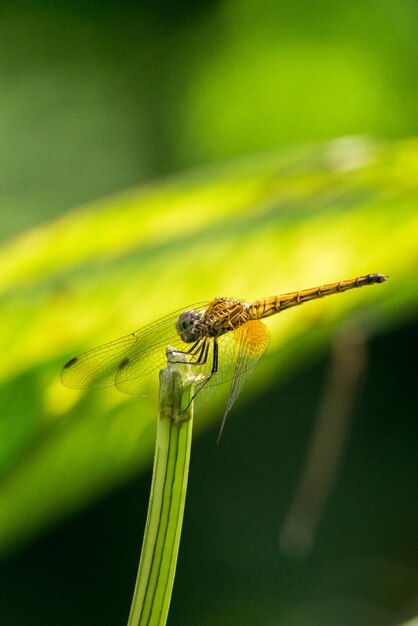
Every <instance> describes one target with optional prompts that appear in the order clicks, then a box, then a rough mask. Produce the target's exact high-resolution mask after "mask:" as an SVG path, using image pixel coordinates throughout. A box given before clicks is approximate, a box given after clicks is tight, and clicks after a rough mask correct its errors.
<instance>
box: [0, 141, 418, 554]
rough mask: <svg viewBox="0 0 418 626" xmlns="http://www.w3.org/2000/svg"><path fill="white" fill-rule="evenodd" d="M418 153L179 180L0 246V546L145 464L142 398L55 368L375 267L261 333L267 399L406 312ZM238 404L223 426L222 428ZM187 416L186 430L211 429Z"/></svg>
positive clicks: (313, 153) (412, 149) (147, 441)
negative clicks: (346, 332)
mask: <svg viewBox="0 0 418 626" xmlns="http://www.w3.org/2000/svg"><path fill="white" fill-rule="evenodd" d="M417 174H418V142H417V141H415V140H404V141H400V142H398V143H392V144H385V143H377V142H372V141H369V140H365V139H360V138H349V139H342V140H338V141H335V142H332V143H329V144H326V145H317V146H307V147H302V148H298V149H294V150H289V151H284V152H281V153H279V154H273V155H268V156H261V157H258V158H253V159H248V160H242V161H240V162H238V163H236V164H234V165H229V166H222V167H216V168H212V169H211V170H206V171H201V172H195V173H192V174H189V175H186V176H184V177H178V178H175V179H171V180H168V181H164V182H161V183H158V184H155V185H149V186H147V187H144V188H140V189H134V190H131V191H129V192H126V193H124V194H121V195H119V196H115V197H113V198H110V199H106V200H102V201H100V202H97V203H93V204H91V205H88V206H85V207H82V208H80V209H78V210H75V211H73V212H71V213H68V214H67V215H65V216H64V217H62V218H60V219H58V220H56V221H54V222H52V223H50V224H47V225H45V226H43V227H39V228H36V229H33V230H31V231H29V232H26V233H24V234H23V235H22V236H20V237H18V238H16V239H14V240H12V241H10V242H9V243H7V244H5V245H4V246H3V247H2V249H1V251H0V267H1V274H0V299H1V309H0V317H1V324H2V328H3V329H4V331H3V333H2V334H1V338H0V348H1V353H2V355H3V358H2V360H1V363H0V380H1V385H2V386H1V388H0V404H1V408H2V410H1V420H0V429H1V436H0V463H1V465H0V471H1V478H0V511H1V514H0V548H1V550H3V551H5V550H8V549H11V548H12V547H13V546H15V545H16V544H18V543H20V542H22V541H24V540H25V539H27V538H28V537H29V536H31V535H32V534H33V533H34V532H36V531H39V530H40V529H42V528H44V527H45V526H46V525H48V524H51V523H53V522H54V521H55V520H58V519H60V518H62V517H64V516H65V515H67V514H68V513H69V512H70V511H72V510H74V509H77V508H79V507H81V506H83V505H84V504H85V503H87V502H90V501H91V500H92V499H93V498H97V497H98V495H100V494H101V493H104V492H106V491H108V490H109V489H111V488H112V487H113V486H114V485H116V484H118V483H120V482H121V481H123V480H126V479H127V478H128V477H129V476H130V475H133V474H134V473H136V472H138V471H140V470H141V469H143V468H144V467H146V466H147V465H148V464H149V462H150V461H151V457H152V449H153V443H154V430H155V419H156V417H155V415H156V398H155V397H154V396H153V395H152V394H150V395H149V396H148V397H147V398H138V397H128V396H125V395H123V394H121V393H119V392H117V391H116V390H114V389H107V390H102V391H97V392H91V393H81V392H76V391H72V390H69V389H65V388H64V387H62V385H61V383H60V381H59V373H60V369H61V367H62V365H63V363H64V362H65V361H66V360H67V358H69V357H71V356H74V355H75V354H77V353H79V352H80V351H83V350H84V349H88V348H91V347H95V346H96V345H99V344H100V343H102V342H105V341H108V340H111V339H114V338H116V337H118V336H121V335H124V334H126V333H129V332H131V331H133V330H135V329H137V328H139V327H141V326H142V325H143V324H145V323H147V322H150V321H152V320H154V319H156V318H158V317H160V316H163V315H165V314H167V313H170V312H171V311H172V310H176V309H177V308H179V307H183V306H187V305H188V304H190V303H193V302H196V301H201V300H208V299H211V298H212V297H214V296H217V295H225V296H230V297H239V298H242V299H245V300H251V299H254V298H258V297H262V296H268V295H273V294H275V293H283V292H288V291H292V290H295V289H300V288H306V287H313V286H315V285H320V284H324V283H327V282H331V281H335V280H340V279H345V278H352V277H355V276H357V275H362V274H367V273H372V272H381V273H385V274H389V275H390V277H391V280H390V281H389V282H388V283H385V284H384V285H382V286H375V287H369V288H367V289H362V290H359V291H356V292H351V293H350V294H346V295H344V296H340V297H338V298H335V299H332V300H325V301H323V300H322V301H319V302H315V303H312V304H310V305H306V306H303V307H300V308H299V309H293V310H292V311H289V312H286V313H285V314H284V315H280V316H277V317H276V318H273V319H272V320H271V321H269V326H270V329H271V331H272V341H271V345H270V348H269V350H268V353H267V355H266V356H265V358H264V359H263V360H262V362H261V364H260V366H259V367H258V369H257V371H256V373H255V375H254V377H253V379H252V380H251V381H250V382H249V383H248V384H249V385H254V386H257V385H258V386H259V388H260V389H261V388H263V389H267V388H268V387H269V386H271V385H273V384H277V383H278V381H280V379H283V376H285V375H287V374H288V373H289V372H290V371H291V369H292V368H294V367H296V366H297V365H300V364H302V363H303V361H304V360H306V359H307V358H311V357H312V356H313V355H314V354H315V353H316V352H317V351H318V350H325V349H326V347H327V345H328V343H329V341H330V338H331V337H332V335H333V334H334V333H335V332H336V330H337V329H338V328H340V327H341V325H342V324H344V325H345V326H350V325H354V326H356V325H357V326H358V325H361V326H362V328H366V330H367V332H368V333H373V332H377V331H383V330H384V329H386V328H389V327H391V326H394V325H396V324H400V323H402V321H403V320H405V319H406V318H408V317H410V316H412V315H413V314H414V311H415V310H416V304H417V300H418V289H417V283H416V280H415V278H416V233H417V232H418V213H417V210H416V206H417V196H418V194H417V180H418V175H417ZM244 401H245V392H244V393H243V397H242V399H241V400H240V402H238V403H237V406H236V407H235V408H234V410H233V411H232V413H231V418H230V421H231V422H232V424H229V428H237V427H238V425H239V421H238V419H237V414H238V413H239V411H240V407H242V406H243V402H244ZM221 403H222V398H219V397H218V398H215V400H214V403H213V404H212V408H213V411H212V412H211V416H210V418H209V413H208V411H205V412H203V413H202V415H196V428H197V429H199V425H200V427H202V426H203V425H204V423H205V422H207V420H209V419H213V420H218V421H219V420H220V417H221V414H222V413H221Z"/></svg>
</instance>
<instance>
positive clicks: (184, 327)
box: [176, 310, 200, 343]
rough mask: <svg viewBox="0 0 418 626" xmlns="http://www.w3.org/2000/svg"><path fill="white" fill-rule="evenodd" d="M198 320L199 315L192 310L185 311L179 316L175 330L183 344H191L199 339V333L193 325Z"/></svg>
mask: <svg viewBox="0 0 418 626" xmlns="http://www.w3.org/2000/svg"><path fill="white" fill-rule="evenodd" d="M199 319H200V315H199V313H197V312H196V311H194V310H191V311H185V312H184V313H182V314H181V315H180V316H179V318H178V320H177V323H176V330H177V332H178V334H179V335H180V337H181V338H182V340H183V341H184V342H186V343H191V342H192V341H196V340H197V339H198V338H199V332H198V330H197V328H196V325H195V322H196V321H197V320H199Z"/></svg>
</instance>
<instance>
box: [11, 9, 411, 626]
mask: <svg viewBox="0 0 418 626" xmlns="http://www.w3.org/2000/svg"><path fill="white" fill-rule="evenodd" d="M417 18H418V15H417V4H416V3H415V2H413V0H400V1H398V2H393V1H392V0H382V1H380V2H376V1H375V0H359V1H358V2H354V3H349V4H346V3H334V2H331V1H330V0H323V1H321V2H318V3H315V4H314V5H312V4H310V3H307V2H305V1H302V0H298V1H296V2H292V3H290V2H280V1H279V2H273V1H268V0H262V1H261V2H257V3H255V2H248V1H246V0H236V1H233V2H225V1H220V0H218V1H214V2H207V1H205V0H199V1H197V2H182V3H176V2H164V1H163V0H159V1H157V2H125V3H121V2H116V1H115V0H105V1H104V2H93V1H81V0H78V1H77V0H74V1H73V2H65V3H64V2H51V1H47V0H44V1H38V2H32V3H20V2H9V1H8V0H6V1H5V2H3V3H2V7H1V9H0V138H1V141H0V207H1V210H0V241H1V244H2V246H1V250H0V289H1V291H0V316H1V327H2V330H1V331H0V337H1V339H0V342H1V343H0V347H1V350H2V354H3V358H2V363H1V364H0V377H1V380H0V383H1V387H0V406H1V416H0V470H1V477H0V549H1V551H2V561H1V563H0V622H1V624H2V625H4V626H15V625H19V626H24V625H25V624H31V625H33V624H39V625H47V624H50V623H51V624H52V623H57V622H59V623H60V624H63V625H65V624H77V625H79V626H81V625H83V624H86V625H87V624H88V625H89V626H94V625H95V624H101V626H103V625H106V624H109V626H110V625H112V626H113V625H115V624H124V623H125V622H126V620H127V615H128V611H129V604H130V597H131V593H132V590H133V584H134V578H135V575H136V567H137V561H138V556H139V550H140V545H141V538H142V532H143V527H144V521H145V515H146V507H147V501H148V493H149V484H150V466H151V462H152V445H153V438H154V425H153V415H154V412H155V401H154V400H155V399H154V396H153V395H152V394H151V395H150V396H149V397H148V399H146V400H144V401H140V400H138V399H135V398H134V399H130V398H127V397H121V394H118V393H117V392H116V391H115V390H106V391H103V393H99V394H80V393H77V392H73V391H69V390H65V389H63V388H61V385H60V383H59V379H58V375H59V370H60V367H61V366H62V364H63V363H64V362H65V360H66V359H67V358H69V357H71V356H73V354H74V353H76V352H78V351H80V350H83V349H88V348H89V347H93V346H95V345H98V344H99V343H100V342H103V341H107V340H110V339H112V338H114V337H115V336H118V335H122V334H124V333H127V332H130V331H132V330H134V329H135V328H137V327H138V326H140V325H141V324H142V323H144V322H146V321H151V320H152V319H153V318H155V317H158V316H160V315H164V314H165V313H167V312H170V311H171V310H174V309H176V308H178V307H180V306H183V305H187V304H188V303H189V302H194V301H199V300H203V299H209V298H211V297H213V296H215V295H230V296H237V297H245V298H254V297H258V296H262V295H271V294H272V293H275V292H276V291H280V292H285V291H290V290H293V289H298V288H303V287H310V286H314V285H315V284H320V283H323V282H327V281H332V280H338V279H340V278H349V277H352V276H355V275H359V274H364V273H368V272H383V273H387V274H390V276H391V279H390V281H389V282H388V283H385V284H384V285H381V286H376V287H373V288H367V289H364V290H361V293H360V292H356V293H353V292H352V293H350V294H347V295H346V296H341V297H340V296H339V297H338V298H335V299H330V300H327V301H321V302H320V303H315V304H312V305H308V306H307V307H306V309H305V307H301V309H300V310H298V311H294V312H293V311H292V312H290V311H289V312H288V313H287V314H286V317H283V319H281V320H275V321H274V322H273V321H272V324H271V325H270V328H271V330H272V342H271V349H270V350H269V352H268V354H267V355H266V357H265V359H264V360H263V363H261V364H260V368H259V373H258V375H257V374H255V375H254V380H252V381H250V383H249V384H248V385H247V387H248V388H247V390H246V392H245V393H243V395H242V398H240V400H239V402H238V403H237V406H236V407H235V408H234V411H233V412H232V413H231V416H230V419H229V421H228V423H227V428H226V431H225V434H224V437H223V439H222V441H221V445H219V446H217V445H216V443H215V442H216V436H217V430H218V428H219V422H220V416H221V415H222V398H220V399H218V400H216V399H215V401H214V404H213V405H212V407H209V408H208V409H205V410H204V411H203V412H202V415H201V416H196V433H195V434H196V437H195V443H194V446H193V451H192V466H191V475H190V487H189V493H188V499H187V504H186V516H185V526H184V531H183V539H182V545H181V552H180V559H179V564H178V574H177V577H176V583H175V588H174V594H173V602H172V611H171V613H170V617H169V624H171V625H172V626H175V625H176V624H182V626H187V625H196V624H199V625H206V624H207V625H208V626H210V625H212V624H225V625H228V626H229V625H231V626H234V625H235V624H240V625H259V624H263V625H264V624H265V625H268V626H273V625H279V626H324V625H328V624H329V625H330V626H345V625H346V624H347V625H352V624H358V625H359V626H362V625H364V626H386V625H387V626H395V625H396V624H400V623H402V622H403V621H404V620H407V619H409V618H411V617H413V616H414V615H415V614H416V613H418V593H417V589H418V550H417V532H416V528H417V522H418V507H417V501H418V500H417V496H418V493H417V491H418V490H417V475H418V457H417V452H416V441H417V434H418V432H417V430H418V427H417V410H416V392H415V387H416V382H415V380H416V335H417V333H416V311H417V300H418V294H417V291H418V290H417V281H416V270H417V252H416V240H417V235H418V225H417V217H416V216H417V179H418V175H417V172H418V167H417V163H418V148H417V143H416V141H415V140H414V139H413V138H414V136H416V134H417V115H416V111H417V97H416V80H417V61H416V57H417V38H416V24H417ZM138 185H139V187H138ZM74 207H81V208H77V209H75V210H74ZM363 291H365V292H367V293H364V294H363ZM335 398H337V400H336V399H335ZM338 399H339V401H338ZM330 407H331V408H330ZM327 420H328V421H327ZM336 423H337V425H338V426H337V427H335V424H336ZM334 427H335V428H336V431H335V433H333V432H331V434H330V436H329V437H328V438H327V437H326V433H327V432H329V430H331V431H333V428H334ZM315 433H316V435H315ZM324 433H325V434H324ZM312 441H316V445H317V446H318V447H317V448H316V449H317V450H319V453H318V454H317V455H316V457H315V456H314V458H313V460H312V456H311V457H310V456H309V455H310V454H311V455H312V450H313V448H312V445H313V444H312ZM318 442H319V443H318ZM310 451H311V452H310ZM333 451H334V453H335V454H334V456H333ZM309 458H311V463H310V464H309V461H308V460H307V459H309ZM309 467H310V468H311V469H310V473H309V471H308V470H309ZM307 468H308V469H307ZM307 472H308V473H307ZM303 476H305V482H302V483H301V480H302V479H303ZM284 530H286V531H287V534H284Z"/></svg>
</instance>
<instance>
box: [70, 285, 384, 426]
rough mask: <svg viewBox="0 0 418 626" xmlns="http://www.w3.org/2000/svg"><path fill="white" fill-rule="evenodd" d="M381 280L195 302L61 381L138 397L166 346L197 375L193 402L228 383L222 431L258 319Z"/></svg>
mask: <svg viewBox="0 0 418 626" xmlns="http://www.w3.org/2000/svg"><path fill="white" fill-rule="evenodd" d="M386 280H387V276H385V275H383V274H368V275H366V276H359V277H358V278H353V279H350V280H342V281H340V282H335V283H330V284H328V285H322V286H320V287H314V288H312V289H302V290H301V291H294V292H291V293H286V294H281V295H277V296H271V297H268V298H261V299H259V300H255V301H253V302H251V303H246V302H242V301H241V300H234V299H232V298H223V297H218V298H215V299H214V300H210V301H208V302H201V303H199V304H196V305H192V306H189V307H186V308H185V309H181V310H179V311H176V312H174V313H172V314H171V315H167V316H166V317H163V318H161V319H159V320H157V321H155V322H153V323H151V324H149V325H148V326H144V327H143V328H141V329H139V330H137V331H135V332H133V333H131V334H130V335H126V336H125V337H121V338H120V339H116V341H111V342H110V343H106V344H104V345H103V346H100V347H98V348H94V349H93V350H89V351H88V352H85V353H84V354H81V355H80V356H76V357H74V358H72V359H71V360H70V361H68V363H66V364H65V365H64V367H63V370H62V374H61V380H62V382H63V383H64V385H66V386H67V387H72V388H77V389H83V388H90V389H91V388H93V389H97V388H101V387H109V386H112V385H114V386H115V387H116V388H117V389H119V390H120V391H123V392H125V393H128V394H139V393H141V390H142V388H143V383H144V379H145V378H146V376H147V375H148V374H151V373H152V372H154V371H155V370H157V369H160V368H162V367H164V365H165V361H166V347H167V345H171V346H173V348H174V350H175V351H177V352H180V353H183V354H185V355H187V359H188V361H189V363H190V365H191V366H192V370H193V372H194V374H196V375H197V376H198V382H197V383H196V384H195V397H199V399H206V398H207V397H208V396H209V395H211V393H212V391H213V390H214V389H215V388H216V386H217V385H219V384H220V383H224V382H228V381H231V387H230V391H229V397H228V401H227V405H226V408H225V413H224V417H223V421H222V426H221V432H222V429H223V426H224V423H225V419H226V416H227V414H228V413H229V411H230V410H231V407H232V405H233V404H234V402H235V400H236V398H237V396H238V394H239V393H240V391H241V389H242V387H243V385H244V383H245V382H246V380H247V378H248V376H249V374H250V373H251V372H252V370H253V368H254V367H255V365H256V363H257V362H258V360H259V359H260V357H261V356H262V355H263V353H264V351H265V349H266V348H267V344H268V340H269V332H268V330H267V327H266V326H265V324H263V322H262V321H261V320H262V319H264V318H265V317H269V316H270V315H275V314H276V313H280V312H281V311H284V310H285V309H290V308H291V307H294V306H297V305H299V304H303V303H304V302H308V301H310V300H316V299H318V298H323V297H325V296H329V295H332V294H335V293H342V292H344V291H348V290H349V289H355V288H357V287H363V286H365V285H372V284H375V283H383V282H385V281H386Z"/></svg>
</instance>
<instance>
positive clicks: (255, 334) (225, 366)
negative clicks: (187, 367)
mask: <svg viewBox="0 0 418 626" xmlns="http://www.w3.org/2000/svg"><path fill="white" fill-rule="evenodd" d="M269 337H270V335H269V331H268V329H267V328H266V326H265V325H264V324H263V322H260V321H258V320H257V321H250V322H247V323H246V324H243V326H240V327H239V328H237V329H236V330H234V331H230V332H228V333H226V334H225V335H221V336H220V337H219V338H218V350H219V355H218V371H217V372H216V373H215V374H214V375H213V376H212V377H211V378H210V379H209V380H208V381H207V382H205V381H204V380H203V381H202V382H201V383H198V384H197V385H195V389H196V392H197V393H198V396H197V398H196V400H197V404H198V406H201V405H202V404H203V403H205V402H206V401H207V400H208V399H209V398H210V397H211V396H212V395H213V393H214V392H215V391H216V389H217V388H218V387H219V385H222V384H224V383H229V382H231V381H232V384H231V389H230V392H229V397H228V403H227V406H226V409H225V414H224V418H223V423H224V422H225V419H226V416H227V414H228V413H229V411H230V410H231V408H232V406H233V404H234V402H235V400H236V399H237V397H238V395H239V393H240V392H241V390H242V388H243V387H244V385H245V383H246V381H247V379H248V377H249V376H250V374H251V373H252V371H253V369H254V367H255V366H256V364H257V362H258V360H259V359H260V358H261V356H262V355H263V354H264V352H265V350H266V348H267V346H268V342H269ZM212 363H213V342H212V343H211V346H210V354H209V355H208V359H207V362H206V364H205V365H204V367H202V366H193V370H194V373H198V372H201V373H202V374H203V375H204V376H205V377H207V376H209V375H210V373H211V369H212ZM197 367H200V368H201V369H200V370H198V369H197ZM222 426H223V424H222Z"/></svg>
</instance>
